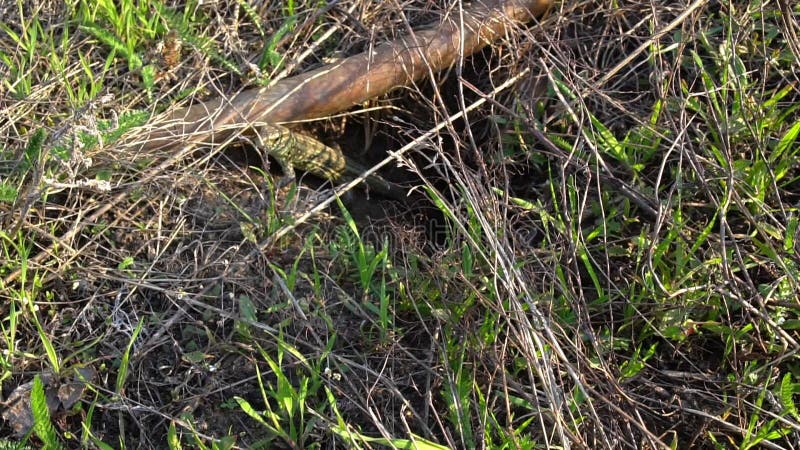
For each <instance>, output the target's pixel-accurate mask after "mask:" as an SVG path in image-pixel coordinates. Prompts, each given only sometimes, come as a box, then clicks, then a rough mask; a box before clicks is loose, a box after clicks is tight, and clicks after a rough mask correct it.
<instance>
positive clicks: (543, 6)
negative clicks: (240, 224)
mask: <svg viewBox="0 0 800 450" xmlns="http://www.w3.org/2000/svg"><path fill="white" fill-rule="evenodd" d="M551 3H552V0H488V1H486V2H480V1H476V2H475V3H474V4H473V5H472V6H471V7H470V8H469V9H465V10H464V11H463V15H462V17H463V19H462V20H455V19H454V18H453V16H448V18H447V19H445V20H444V21H443V22H442V23H441V24H439V25H438V26H434V27H430V28H426V29H423V30H418V31H416V32H412V33H410V34H409V35H408V36H404V37H401V38H398V39H397V40H394V41H391V42H387V43H384V44H381V45H378V46H376V47H375V48H374V49H371V50H369V51H367V52H364V53H360V54H357V55H353V56H350V57H347V58H345V59H343V60H342V61H340V62H337V63H332V64H328V65H325V66H323V67H320V68H318V69H315V70H312V71H310V72H306V73H303V74H300V75H297V76H294V77H290V78H285V79H283V80H280V81H279V82H277V83H276V84H274V85H273V86H271V87H266V88H255V89H247V90H243V91H241V92H239V93H238V94H235V95H233V96H231V97H216V98H212V99H210V100H206V101H204V102H200V103H195V104H192V105H189V106H186V107H182V108H175V109H172V110H169V111H167V112H166V113H164V114H162V115H161V116H160V117H159V119H158V120H157V122H158V123H159V126H156V127H154V128H150V130H149V131H147V132H146V133H145V134H144V136H139V138H141V139H143V142H144V147H145V148H148V149H162V148H163V149H168V148H172V147H174V146H175V145H176V144H178V143H186V144H190V145H198V144H218V143H220V142H222V143H226V142H229V139H230V138H232V137H236V136H237V135H239V134H242V135H245V137H246V136H247V135H250V136H253V135H254V136H253V137H255V142H256V143H259V144H260V146H261V147H262V148H263V149H264V150H265V151H267V152H268V153H269V154H271V155H272V156H273V157H274V158H275V159H277V160H278V161H279V162H280V164H281V166H283V168H284V169H285V172H287V173H288V174H289V175H291V173H292V172H293V170H292V168H297V169H301V170H304V171H307V172H310V173H312V174H314V175H317V176H320V177H322V178H326V179H329V180H332V181H338V180H340V179H342V177H344V176H346V175H349V176H356V175H359V174H360V173H361V172H363V170H361V168H360V167H358V166H357V165H356V164H355V163H354V162H352V161H350V160H349V159H348V158H346V157H345V155H344V154H343V153H342V151H341V150H339V149H336V148H333V147H330V146H327V145H324V144H323V143H321V142H319V141H318V140H316V139H314V138H311V137H308V136H303V135H301V134H299V133H296V132H293V131H291V130H290V129H288V128H286V127H285V126H284V125H283V124H285V123H288V122H293V121H301V120H312V119H319V118H323V117H327V116H329V115H330V114H334V113H338V112H341V111H343V110H346V109H348V108H350V107H351V106H355V105H358V104H361V103H363V102H364V101H366V100H369V99H371V98H375V97H378V96H380V95H383V94H385V93H387V92H389V91H391V90H393V89H396V88H398V87H401V86H406V85H409V84H411V83H413V82H415V81H417V80H419V79H422V78H424V77H426V76H432V75H433V73H434V72H437V71H439V70H442V69H445V68H447V67H450V66H451V65H453V64H454V63H455V62H456V61H457V60H458V59H459V58H462V57H464V56H466V55H469V54H472V53H474V52H476V51H478V50H480V49H481V48H483V47H484V46H485V45H487V44H489V43H491V42H493V41H495V40H497V39H498V38H500V37H501V36H504V35H506V34H507V33H510V32H511V31H512V30H513V28H512V27H513V26H516V25H518V24H520V23H524V22H527V21H529V20H532V19H533V18H534V17H539V16H541V15H543V14H544V13H545V12H546V11H547V10H548V9H549V7H550V6H551ZM187 137H188V138H187ZM369 180H370V181H369V183H370V185H371V186H372V187H373V188H375V190H377V191H379V192H382V193H384V194H386V193H390V192H391V194H390V195H392V196H395V195H397V194H398V193H399V190H398V189H399V188H398V187H396V186H395V187H393V186H390V185H389V184H387V183H386V182H385V180H383V181H381V180H377V181H376V179H375V178H371V179H369Z"/></svg>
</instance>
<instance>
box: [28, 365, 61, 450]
mask: <svg viewBox="0 0 800 450" xmlns="http://www.w3.org/2000/svg"><path fill="white" fill-rule="evenodd" d="M31 411H32V412H33V432H34V434H36V437H38V438H39V439H41V441H42V442H44V447H42V448H44V449H48V450H57V449H61V448H62V447H61V443H60V442H59V441H58V434H57V433H56V429H55V427H53V422H52V421H51V420H50V409H48V407H47V397H46V394H45V392H44V383H42V379H41V378H40V377H39V375H36V377H35V378H34V379H33V388H32V389H31Z"/></svg>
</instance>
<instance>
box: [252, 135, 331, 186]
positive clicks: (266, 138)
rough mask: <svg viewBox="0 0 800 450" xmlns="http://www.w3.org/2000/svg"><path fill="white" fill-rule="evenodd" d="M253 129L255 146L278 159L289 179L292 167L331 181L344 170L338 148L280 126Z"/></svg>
mask: <svg viewBox="0 0 800 450" xmlns="http://www.w3.org/2000/svg"><path fill="white" fill-rule="evenodd" d="M252 128H253V131H254V133H255V135H256V143H257V145H258V146H259V147H260V148H261V149H263V150H264V151H266V152H267V153H268V154H269V155H271V156H272V157H273V158H275V159H276V160H277V161H278V164H280V165H281V168H282V169H283V173H284V175H285V176H287V177H289V178H290V179H294V169H300V170H303V171H305V172H308V173H311V174H314V175H316V176H318V177H321V178H325V179H328V180H331V181H336V180H338V179H339V178H341V176H342V175H343V174H344V173H345V170H346V167H347V163H346V161H345V157H344V155H343V154H342V151H341V150H339V149H336V148H333V147H329V146H327V145H325V144H323V143H322V142H320V141H318V140H316V139H314V138H311V137H308V136H304V135H302V134H299V133H295V132H293V131H292V130H290V129H288V128H286V127H284V126H281V125H274V124H259V125H255V126H253V127H252Z"/></svg>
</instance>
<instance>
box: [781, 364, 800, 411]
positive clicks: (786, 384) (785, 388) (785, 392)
mask: <svg viewBox="0 0 800 450" xmlns="http://www.w3.org/2000/svg"><path fill="white" fill-rule="evenodd" d="M792 394H794V383H792V374H791V373H787V374H786V375H784V376H783V379H782V380H781V403H783V407H784V408H786V412H787V413H789V415H791V416H792V417H794V418H795V419H796V418H798V417H799V416H800V414H798V412H797V405H795V403H794V398H793V397H792Z"/></svg>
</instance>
